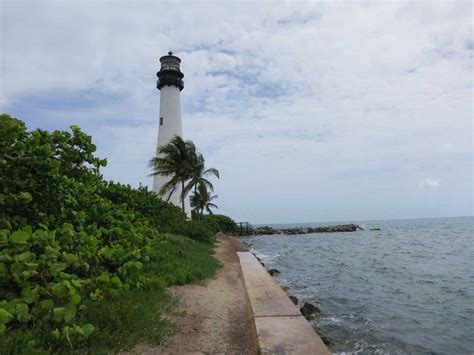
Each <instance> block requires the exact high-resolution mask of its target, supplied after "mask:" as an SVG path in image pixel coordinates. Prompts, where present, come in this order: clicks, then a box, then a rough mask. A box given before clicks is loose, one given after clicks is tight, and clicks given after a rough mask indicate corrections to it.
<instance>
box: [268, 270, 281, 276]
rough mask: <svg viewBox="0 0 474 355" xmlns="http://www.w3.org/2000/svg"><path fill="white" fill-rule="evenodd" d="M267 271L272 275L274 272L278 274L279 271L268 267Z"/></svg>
mask: <svg viewBox="0 0 474 355" xmlns="http://www.w3.org/2000/svg"><path fill="white" fill-rule="evenodd" d="M268 273H269V274H270V275H272V276H274V275H276V274H279V273H280V271H279V270H277V269H270V270H268Z"/></svg>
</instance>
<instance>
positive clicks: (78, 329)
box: [74, 325, 85, 336]
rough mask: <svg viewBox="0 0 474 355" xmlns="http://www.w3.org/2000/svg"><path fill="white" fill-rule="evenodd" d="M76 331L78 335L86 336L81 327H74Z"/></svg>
mask: <svg viewBox="0 0 474 355" xmlns="http://www.w3.org/2000/svg"><path fill="white" fill-rule="evenodd" d="M74 330H75V331H76V333H77V334H80V335H82V336H84V335H85V333H84V330H83V329H82V327H80V326H79V325H75V326H74Z"/></svg>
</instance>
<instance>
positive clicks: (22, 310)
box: [16, 303, 31, 322]
mask: <svg viewBox="0 0 474 355" xmlns="http://www.w3.org/2000/svg"><path fill="white" fill-rule="evenodd" d="M28 311H29V310H28V305H27V304H26V303H19V304H17V305H16V319H18V320H19V321H20V322H27V321H29V320H30V318H31V316H30V314H29V313H28Z"/></svg>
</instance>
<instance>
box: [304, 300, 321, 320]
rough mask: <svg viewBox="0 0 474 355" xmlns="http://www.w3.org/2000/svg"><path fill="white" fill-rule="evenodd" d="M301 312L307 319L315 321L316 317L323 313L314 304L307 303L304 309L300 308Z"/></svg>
mask: <svg viewBox="0 0 474 355" xmlns="http://www.w3.org/2000/svg"><path fill="white" fill-rule="evenodd" d="M300 312H301V314H303V316H304V317H305V318H306V319H313V318H314V317H315V316H316V315H318V314H320V313H321V310H320V309H319V307H317V306H315V305H314V304H312V303H309V302H305V304H304V305H303V307H301V308H300Z"/></svg>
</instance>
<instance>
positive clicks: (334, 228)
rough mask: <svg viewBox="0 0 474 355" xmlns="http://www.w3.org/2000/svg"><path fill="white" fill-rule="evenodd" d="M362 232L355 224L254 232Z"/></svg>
mask: <svg viewBox="0 0 474 355" xmlns="http://www.w3.org/2000/svg"><path fill="white" fill-rule="evenodd" d="M358 230H363V228H362V227H361V226H359V225H357V224H340V225H337V226H326V227H298V228H271V227H259V228H257V229H256V230H255V234H256V235H273V234H280V235H293V234H310V233H338V232H355V231H358Z"/></svg>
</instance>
